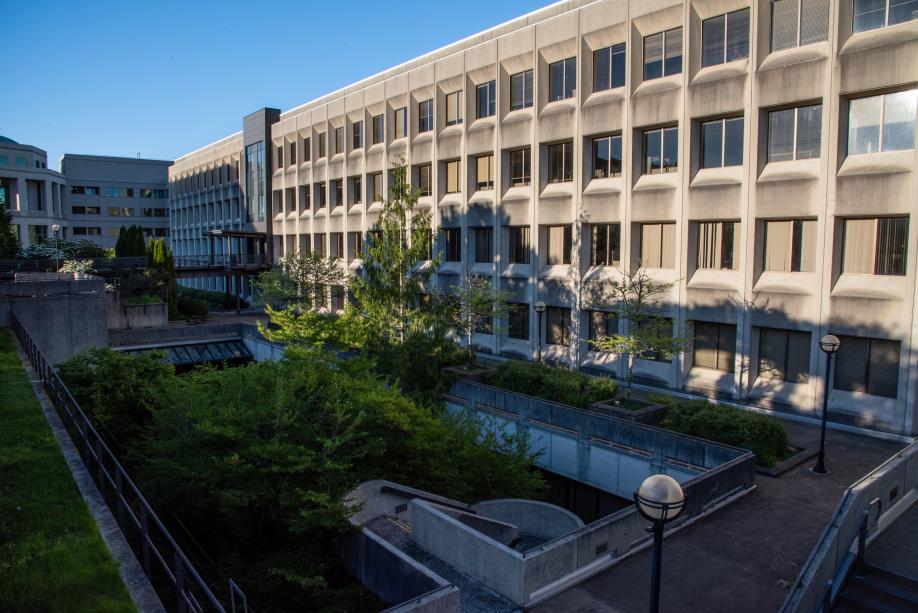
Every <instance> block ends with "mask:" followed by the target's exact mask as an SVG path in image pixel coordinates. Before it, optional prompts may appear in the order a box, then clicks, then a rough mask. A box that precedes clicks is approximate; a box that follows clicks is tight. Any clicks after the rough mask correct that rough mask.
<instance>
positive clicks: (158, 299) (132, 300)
mask: <svg viewBox="0 0 918 613" xmlns="http://www.w3.org/2000/svg"><path fill="white" fill-rule="evenodd" d="M124 302H125V303H127V304H162V302H163V297H162V296H160V295H158V294H132V295H129V296H125V297H124Z"/></svg>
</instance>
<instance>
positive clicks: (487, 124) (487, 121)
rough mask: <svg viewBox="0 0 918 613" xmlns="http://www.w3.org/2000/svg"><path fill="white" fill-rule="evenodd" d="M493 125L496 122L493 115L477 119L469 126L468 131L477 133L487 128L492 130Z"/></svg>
mask: <svg viewBox="0 0 918 613" xmlns="http://www.w3.org/2000/svg"><path fill="white" fill-rule="evenodd" d="M495 123H496V121H495V119H494V116H493V115H492V116H490V117H479V118H478V119H476V120H475V121H473V122H472V123H470V124H469V127H468V131H469V132H478V131H479V130H487V129H489V128H493V127H494V124H495Z"/></svg>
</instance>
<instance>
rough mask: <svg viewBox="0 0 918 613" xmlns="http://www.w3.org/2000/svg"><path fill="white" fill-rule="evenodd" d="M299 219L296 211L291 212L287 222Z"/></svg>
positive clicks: (288, 214)
mask: <svg viewBox="0 0 918 613" xmlns="http://www.w3.org/2000/svg"><path fill="white" fill-rule="evenodd" d="M297 217H298V215H297V214H296V211H290V212H289V213H287V220H294V219H296V218H297Z"/></svg>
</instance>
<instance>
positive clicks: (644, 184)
mask: <svg viewBox="0 0 918 613" xmlns="http://www.w3.org/2000/svg"><path fill="white" fill-rule="evenodd" d="M678 186H679V173H678V172H667V173H663V174H658V175H641V178H640V179H638V180H637V183H635V184H634V187H633V188H631V191H633V192H654V191H660V190H667V189H676V188H677V187H678Z"/></svg>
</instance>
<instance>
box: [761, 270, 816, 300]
mask: <svg viewBox="0 0 918 613" xmlns="http://www.w3.org/2000/svg"><path fill="white" fill-rule="evenodd" d="M815 288H816V276H815V273H812V272H778V271H774V270H770V271H766V272H763V273H762V274H761V275H760V276H759V278H758V280H757V281H756V282H755V285H754V286H753V289H754V290H755V291H757V292H767V293H770V294H792V295H798V296H812V295H814V291H813V290H814V289H815Z"/></svg>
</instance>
